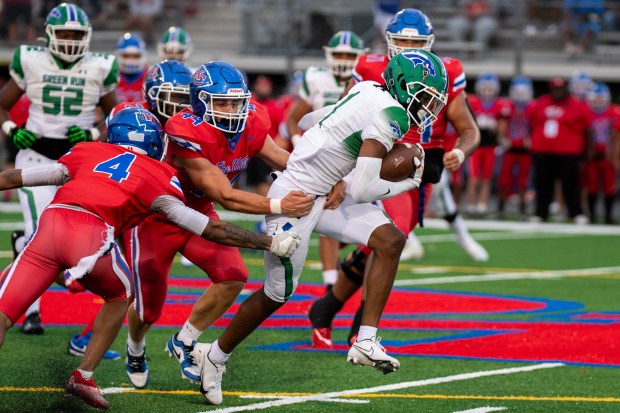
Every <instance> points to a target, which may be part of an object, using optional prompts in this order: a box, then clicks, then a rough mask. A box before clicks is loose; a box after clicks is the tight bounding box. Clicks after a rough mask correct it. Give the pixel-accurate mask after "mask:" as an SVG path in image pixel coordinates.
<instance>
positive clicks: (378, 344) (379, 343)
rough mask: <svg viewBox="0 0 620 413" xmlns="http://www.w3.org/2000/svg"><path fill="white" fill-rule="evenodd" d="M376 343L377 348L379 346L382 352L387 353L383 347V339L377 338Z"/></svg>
mask: <svg viewBox="0 0 620 413" xmlns="http://www.w3.org/2000/svg"><path fill="white" fill-rule="evenodd" d="M375 343H376V344H377V346H379V348H380V349H381V350H383V352H384V353H385V347H383V346H382V345H381V337H377V338H375Z"/></svg>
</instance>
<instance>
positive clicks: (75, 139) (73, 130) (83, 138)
mask: <svg viewBox="0 0 620 413" xmlns="http://www.w3.org/2000/svg"><path fill="white" fill-rule="evenodd" d="M65 136H66V137H67V139H68V140H69V143H70V144H71V146H74V145H77V144H78V143H80V142H92V141H93V134H92V132H91V130H90V129H82V128H80V127H79V126H76V125H73V126H70V127H69V129H67V133H66V134H65Z"/></svg>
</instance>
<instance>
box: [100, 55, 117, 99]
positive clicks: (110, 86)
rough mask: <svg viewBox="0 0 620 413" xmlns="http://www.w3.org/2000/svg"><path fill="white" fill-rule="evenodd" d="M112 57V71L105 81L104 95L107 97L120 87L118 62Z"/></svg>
mask: <svg viewBox="0 0 620 413" xmlns="http://www.w3.org/2000/svg"><path fill="white" fill-rule="evenodd" d="M111 57H112V64H111V65H110V70H109V71H108V73H107V75H106V77H105V79H104V80H103V95H107V94H108V93H109V92H111V91H113V90H114V89H116V86H117V85H118V79H119V74H118V62H117V60H116V57H114V56H111Z"/></svg>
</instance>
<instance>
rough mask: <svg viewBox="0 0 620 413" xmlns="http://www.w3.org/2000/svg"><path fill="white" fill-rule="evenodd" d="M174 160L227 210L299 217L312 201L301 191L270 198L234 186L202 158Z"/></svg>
mask: <svg viewBox="0 0 620 413" xmlns="http://www.w3.org/2000/svg"><path fill="white" fill-rule="evenodd" d="M175 162H176V163H177V164H178V165H179V166H181V167H183V168H184V169H185V171H186V172H187V174H188V175H189V177H190V179H191V180H192V183H193V184H194V185H195V186H196V187H197V188H198V189H200V190H201V191H202V192H204V193H205V194H206V195H207V196H208V197H210V198H211V199H213V200H214V201H216V202H218V203H219V204H220V205H222V206H223V207H224V208H226V209H228V210H231V211H238V212H245V213H248V214H264V215H267V214H283V215H287V216H290V217H300V216H304V215H307V214H308V213H309V212H310V210H311V209H312V205H313V204H314V197H313V196H310V195H306V194H305V193H304V192H302V191H291V192H289V193H288V194H287V195H286V196H285V197H284V198H282V199H270V198H267V197H264V196H261V195H258V194H254V193H251V192H246V191H242V190H239V189H235V188H233V187H232V186H231V184H230V181H229V180H228V178H227V177H226V175H224V173H223V172H222V171H221V170H220V169H219V168H218V167H217V166H215V165H213V164H212V163H211V162H209V161H208V160H207V159H205V158H181V157H177V158H176V159H175Z"/></svg>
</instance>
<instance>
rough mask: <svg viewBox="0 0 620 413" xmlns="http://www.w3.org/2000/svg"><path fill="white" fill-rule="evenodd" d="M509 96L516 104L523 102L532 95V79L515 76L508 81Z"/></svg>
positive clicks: (527, 100) (528, 99) (530, 98)
mask: <svg viewBox="0 0 620 413" xmlns="http://www.w3.org/2000/svg"><path fill="white" fill-rule="evenodd" d="M508 94H509V95H510V98H511V99H512V100H513V102H515V103H516V104H525V103H527V102H529V101H530V100H532V98H533V97H534V87H533V86H532V81H531V80H530V78H529V77H527V76H515V77H513V78H512V80H511V81H510V90H509V91H508Z"/></svg>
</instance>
